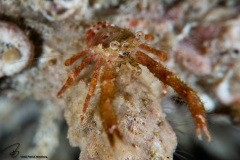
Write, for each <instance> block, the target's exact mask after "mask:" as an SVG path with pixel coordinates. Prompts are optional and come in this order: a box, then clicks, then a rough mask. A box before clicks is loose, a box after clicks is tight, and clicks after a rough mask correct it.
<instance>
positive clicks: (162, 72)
mask: <svg viewBox="0 0 240 160" xmlns="http://www.w3.org/2000/svg"><path fill="white" fill-rule="evenodd" d="M133 58H134V59H135V60H136V61H137V62H138V63H140V64H142V65H143V66H146V67H147V68H148V69H149V70H150V72H152V73H153V74H154V76H155V77H157V78H158V79H159V80H161V81H162V82H163V83H165V84H167V85H169V86H171V87H172V88H173V89H174V90H175V91H176V92H177V93H178V95H179V96H181V97H182V98H183V99H184V100H186V101H187V102H188V104H189V108H190V110H191V112H192V115H193V118H194V119H195V122H196V132H197V136H198V138H199V139H201V129H202V130H203V132H204V134H205V136H206V138H207V140H208V141H211V136H210V133H209V132H208V129H207V122H206V116H205V112H204V107H203V104H202V102H201V100H200V98H199V97H198V96H197V94H196V92H195V91H194V90H193V89H191V88H190V87H189V86H187V85H186V84H185V83H184V82H182V81H181V80H180V79H178V78H177V77H176V76H175V75H174V74H173V73H172V72H170V71H169V70H167V69H166V68H165V67H164V66H163V65H162V64H160V63H158V62H156V61H154V60H153V59H152V58H150V57H149V56H147V55H146V54H144V53H143V52H141V51H137V52H136V53H135V56H133Z"/></svg>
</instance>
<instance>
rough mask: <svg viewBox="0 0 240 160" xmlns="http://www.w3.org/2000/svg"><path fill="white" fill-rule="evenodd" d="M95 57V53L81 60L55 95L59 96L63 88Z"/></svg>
mask: <svg viewBox="0 0 240 160" xmlns="http://www.w3.org/2000/svg"><path fill="white" fill-rule="evenodd" d="M94 58H95V54H92V55H90V56H88V57H86V58H85V59H84V60H83V62H82V63H81V65H80V66H78V67H77V68H76V69H75V71H74V72H73V73H72V74H70V75H69V77H68V79H67V81H66V82H65V84H64V85H63V86H62V88H61V89H60V91H59V92H58V93H57V97H59V98H60V97H61V94H62V93H63V92H65V90H66V89H67V88H68V87H69V86H70V85H71V84H72V83H73V81H74V80H75V79H76V77H77V75H78V74H79V73H80V72H81V71H82V70H83V68H85V67H86V66H87V65H88V64H89V63H90V62H91V61H93V59H94Z"/></svg>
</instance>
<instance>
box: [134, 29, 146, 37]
mask: <svg viewBox="0 0 240 160" xmlns="http://www.w3.org/2000/svg"><path fill="white" fill-rule="evenodd" d="M135 36H136V38H137V39H144V36H145V35H144V33H143V32H142V31H138V32H136V33H135Z"/></svg>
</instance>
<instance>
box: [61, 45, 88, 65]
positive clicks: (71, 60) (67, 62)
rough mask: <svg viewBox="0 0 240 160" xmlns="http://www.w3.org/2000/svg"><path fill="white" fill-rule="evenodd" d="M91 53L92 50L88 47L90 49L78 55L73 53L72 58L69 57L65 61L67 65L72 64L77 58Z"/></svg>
mask: <svg viewBox="0 0 240 160" xmlns="http://www.w3.org/2000/svg"><path fill="white" fill-rule="evenodd" d="M89 53H91V51H90V50H89V49H88V50H85V51H82V52H80V53H78V54H76V55H73V56H72V57H71V58H69V59H67V60H66V61H65V66H70V65H72V64H73V63H74V62H75V61H76V60H78V59H79V58H81V57H83V56H85V55H87V54H89Z"/></svg>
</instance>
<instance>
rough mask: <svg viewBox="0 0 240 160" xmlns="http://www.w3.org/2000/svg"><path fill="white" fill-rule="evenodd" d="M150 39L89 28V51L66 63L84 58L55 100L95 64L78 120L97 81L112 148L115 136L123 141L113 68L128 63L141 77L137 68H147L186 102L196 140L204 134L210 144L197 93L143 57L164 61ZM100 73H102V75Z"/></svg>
mask: <svg viewBox="0 0 240 160" xmlns="http://www.w3.org/2000/svg"><path fill="white" fill-rule="evenodd" d="M153 39H154V38H153V36H152V35H150V34H147V35H145V34H144V33H143V32H142V31H139V32H136V33H135V34H134V33H133V32H131V31H130V30H129V29H126V28H121V27H118V26H116V25H114V24H111V23H108V22H97V23H96V24H94V25H92V26H91V27H90V28H89V29H88V31H87V32H86V43H87V46H88V49H86V50H84V51H82V52H80V53H78V54H76V55H74V56H73V57H71V58H69V59H67V60H66V61H65V65H66V66H70V65H72V64H73V63H74V62H75V61H76V60H78V59H79V58H82V57H83V58H84V59H83V60H82V63H81V64H80V65H79V66H78V67H77V68H76V69H75V71H73V73H71V74H70V75H69V77H68V79H67V81H66V83H65V84H64V85H63V87H62V88H61V89H60V91H59V92H58V93H57V97H61V95H62V93H63V92H65V90H66V89H67V88H68V87H69V86H70V85H71V84H72V83H73V81H74V80H75V79H76V77H77V76H78V74H79V73H80V72H81V71H82V70H83V69H84V68H85V67H86V66H87V65H88V64H89V63H90V62H92V61H94V62H95V68H94V72H93V76H92V79H91V83H90V87H89V92H88V95H87V97H86V100H85V103H84V107H83V114H82V117H81V119H82V120H83V119H84V114H85V113H86V110H87V107H88V103H89V101H90V99H91V96H92V95H93V93H94V91H95V88H96V85H97V83H98V80H99V82H100V87H101V95H100V100H99V107H100V108H99V110H100V116H101V119H102V121H103V126H104V129H105V131H106V133H107V136H108V139H109V142H110V144H111V145H114V139H113V135H114V134H115V135H117V136H118V137H119V138H120V139H122V138H123V136H122V134H121V132H120V131H119V129H118V124H117V115H116V114H115V111H114V107H113V103H112V101H113V99H114V94H115V88H116V84H115V81H114V80H115V78H116V76H117V71H116V67H117V66H120V65H121V64H125V63H129V64H131V65H132V66H134V67H137V69H138V71H139V74H140V73H141V67H140V66H139V64H140V65H142V66H146V67H147V68H148V69H149V71H150V72H152V73H153V74H154V76H155V77H157V78H158V79H159V80H160V81H161V82H163V84H164V85H168V86H171V87H172V88H173V89H174V90H175V91H176V92H177V93H178V95H179V96H181V97H182V98H183V99H184V100H185V101H187V103H188V105H189V108H190V110H191V112H192V115H193V118H194V120H195V122H196V132H197V136H198V138H199V139H201V130H203V132H204V134H205V136H206V138H207V140H208V141H210V140H211V137H210V133H209V131H208V129H207V122H206V115H205V111H204V106H203V103H202V102H201V100H200V98H199V97H198V96H197V93H196V92H195V91H194V90H193V89H192V88H191V87H189V86H188V85H187V84H185V83H184V82H183V81H181V80H180V79H179V78H178V77H177V76H175V75H174V73H172V72H171V71H169V70H168V69H167V68H166V67H164V66H163V65H162V64H161V63H159V62H157V61H155V60H154V59H152V58H151V57H149V56H148V55H147V54H145V53H144V52H148V53H150V54H153V55H155V56H157V57H159V60H160V61H166V60H167V55H166V53H165V52H162V51H160V50H157V49H154V48H151V47H150V46H148V44H147V42H149V41H151V40H153ZM100 69H102V72H101V74H100Z"/></svg>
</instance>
